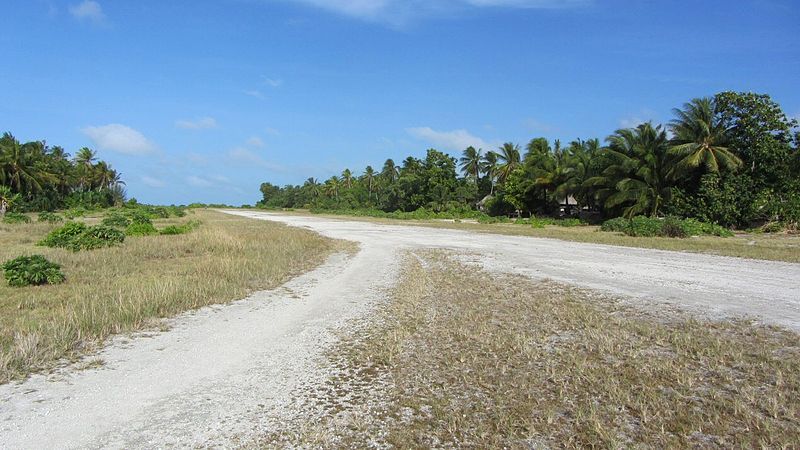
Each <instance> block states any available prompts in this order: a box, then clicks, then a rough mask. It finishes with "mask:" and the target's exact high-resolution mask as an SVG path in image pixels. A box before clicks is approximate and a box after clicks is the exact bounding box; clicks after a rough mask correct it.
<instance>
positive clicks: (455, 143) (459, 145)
mask: <svg viewBox="0 0 800 450" xmlns="http://www.w3.org/2000/svg"><path fill="white" fill-rule="evenodd" d="M406 132H407V133H408V134H410V135H411V136H413V137H415V138H417V139H419V140H422V141H425V142H428V143H429V144H432V145H434V146H436V147H437V148H438V149H439V150H453V151H461V150H464V149H465V148H467V147H469V146H472V147H475V148H482V149H485V150H488V149H491V148H494V147H497V145H495V144H492V143H490V142H487V141H485V140H483V139H481V138H479V137H477V136H474V135H472V134H471V133H470V132H469V131H467V130H452V131H437V130H434V129H432V128H430V127H417V128H407V129H406Z"/></svg>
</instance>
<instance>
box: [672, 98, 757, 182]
mask: <svg viewBox="0 0 800 450" xmlns="http://www.w3.org/2000/svg"><path fill="white" fill-rule="evenodd" d="M715 109H716V108H715V105H714V100H713V99H710V98H696V99H694V100H692V101H690V102H689V103H686V104H684V105H683V109H677V108H676V109H673V110H672V111H673V113H674V114H675V119H673V120H672V121H671V122H670V123H669V128H670V131H672V134H673V138H672V140H671V142H670V144H671V145H672V148H671V149H670V153H671V154H672V155H674V156H676V157H677V158H678V161H677V163H676V164H675V166H674V168H673V171H672V172H671V173H670V176H673V177H674V176H675V175H681V172H686V171H688V170H691V169H696V168H698V167H700V166H704V167H705V168H706V169H707V170H708V171H709V172H719V170H720V168H723V169H726V170H733V169H737V168H738V167H740V166H741V165H742V160H741V159H739V157H738V156H736V155H735V154H734V153H733V152H732V151H731V150H730V149H729V148H728V147H727V140H728V139H727V137H728V130H727V129H725V127H724V125H723V124H722V123H721V122H720V121H719V120H718V119H717V117H716V116H715Z"/></svg>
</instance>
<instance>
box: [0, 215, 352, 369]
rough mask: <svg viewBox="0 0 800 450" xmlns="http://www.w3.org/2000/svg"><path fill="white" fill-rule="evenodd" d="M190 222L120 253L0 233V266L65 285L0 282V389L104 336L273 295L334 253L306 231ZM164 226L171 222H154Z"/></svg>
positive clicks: (129, 242)
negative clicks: (33, 258) (22, 267)
mask: <svg viewBox="0 0 800 450" xmlns="http://www.w3.org/2000/svg"><path fill="white" fill-rule="evenodd" d="M189 219H199V220H200V221H201V222H202V225H201V226H200V227H199V228H198V229H197V230H195V231H193V232H191V233H189V234H185V235H177V236H148V237H129V238H127V239H126V241H125V243H124V245H123V246H120V247H114V248H108V249H100V250H93V251H83V252H78V253H72V252H70V251H67V250H63V249H52V248H46V247H37V246H35V243H36V242H38V241H39V240H40V239H41V238H42V237H43V236H44V235H45V234H46V233H47V232H48V231H50V230H51V229H52V228H53V227H54V225H47V224H39V223H34V224H28V225H4V224H0V261H5V260H8V259H11V258H13V257H16V256H19V255H21V254H33V253H39V254H43V255H45V256H46V257H48V258H49V259H51V260H53V261H55V262H57V263H59V264H61V265H62V270H63V271H64V273H65V274H66V276H67V282H66V283H65V284H63V285H57V286H41V287H25V288H12V287H9V286H7V285H6V284H5V282H0V382H5V381H8V380H11V379H17V378H21V377H24V376H26V375H27V374H29V373H31V372H33V371H37V370H41V369H46V368H49V367H53V365H54V364H55V363H57V362H58V361H59V360H61V359H62V358H74V357H76V356H80V355H83V354H85V353H86V351H87V350H90V349H92V348H96V346H97V345H98V344H100V343H101V342H102V341H103V340H104V339H105V338H106V337H108V336H109V335H111V334H114V333H120V332H125V331H129V330H136V329H141V328H143V327H149V326H152V325H154V324H155V323H157V321H156V320H155V319H159V318H163V317H169V316H172V315H175V314H177V313H180V312H183V311H186V310H191V309H195V308H199V307H202V306H205V305H209V304H214V303H223V302H227V301H231V300H235V299H239V298H242V297H244V296H246V295H247V294H248V293H250V292H252V291H254V290H259V289H269V288H273V287H276V286H278V285H280V284H282V283H283V282H285V281H286V280H288V279H289V278H290V277H292V276H294V275H297V274H300V273H302V272H304V271H306V270H308V269H310V268H312V267H314V266H315V265H318V264H320V263H321V262H322V261H324V259H325V258H326V257H327V256H328V255H329V254H330V253H331V252H332V251H334V250H336V249H338V248H340V247H341V244H339V243H337V242H335V241H332V240H329V239H325V238H322V237H320V236H319V235H316V234H314V233H312V232H309V231H305V230H300V229H296V228H289V227H286V226H283V225H279V224H275V223H271V222H266V221H259V220H252V219H246V218H240V217H235V216H230V215H225V214H222V213H218V212H214V211H197V212H196V213H194V214H190V215H189V216H188V217H186V218H185V219H182V220H181V221H186V220H189ZM89 221H92V219H89ZM95 221H96V219H95ZM168 223H177V221H176V220H170V221H156V225H158V226H159V227H160V226H162V225H166V224H168Z"/></svg>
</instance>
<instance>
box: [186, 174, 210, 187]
mask: <svg viewBox="0 0 800 450" xmlns="http://www.w3.org/2000/svg"><path fill="white" fill-rule="evenodd" d="M185 179H186V183H188V184H189V185H190V186H194V187H211V186H213V185H214V183H212V182H211V181H210V180H207V179H205V178H202V177H198V176H197V175H189V176H188V177H186V178H185Z"/></svg>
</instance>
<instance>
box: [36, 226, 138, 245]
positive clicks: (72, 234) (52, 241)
mask: <svg viewBox="0 0 800 450" xmlns="http://www.w3.org/2000/svg"><path fill="white" fill-rule="evenodd" d="M124 240H125V234H124V233H123V232H121V231H119V230H117V229H115V228H112V227H108V226H105V225H95V226H93V227H89V226H86V224H84V223H81V222H68V223H66V224H64V225H63V226H61V227H59V228H56V229H55V230H53V231H51V232H50V233H49V234H48V235H47V236H46V237H45V238H44V239H43V240H42V241H41V242H39V245H43V246H45V247H60V248H66V249H68V250H72V251H74V252H77V251H79V250H93V249H96V248H102V247H111V246H114V245H117V244H121V243H122V242H123V241H124Z"/></svg>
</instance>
